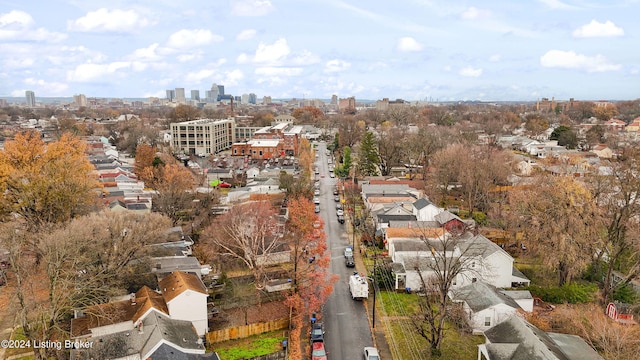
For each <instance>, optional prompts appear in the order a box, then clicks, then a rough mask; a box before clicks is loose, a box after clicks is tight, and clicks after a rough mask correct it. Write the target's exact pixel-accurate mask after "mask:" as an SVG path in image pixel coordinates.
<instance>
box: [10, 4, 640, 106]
mask: <svg viewBox="0 0 640 360" xmlns="http://www.w3.org/2000/svg"><path fill="white" fill-rule="evenodd" d="M365 5H366V7H365ZM638 10H640V1H637V0H614V1H611V2H607V4H606V5H603V4H599V3H597V2H587V1H583V0H567V1H561V0H537V1H534V0H531V1H524V2H518V3H513V2H509V1H506V0H503V1H486V2H483V3H482V4H475V3H474V2H468V1H455V2H445V1H435V0H434V1H430V0H407V1H406V3H403V4H402V6H399V5H398V4H393V3H388V2H382V1H369V2H366V4H365V3H363V4H357V3H353V2H347V1H345V0H325V1H317V0H307V1H303V2H300V1H292V0H232V1H224V2H214V3H211V4H209V3H207V4H205V5H203V4H202V3H201V2H196V1H191V0H186V1H183V2H180V3H175V2H170V1H157V2H155V1H154V2H152V1H149V0H137V1H123V0H113V1H108V2H107V1H104V0H97V1H92V2H90V3H86V2H80V1H78V0H54V1H50V2H47V4H46V5H44V6H43V5H42V4H34V3H24V2H18V1H13V0H10V1H6V2H4V3H3V4H2V5H0V49H2V51H0V64H1V65H2V66H1V69H2V70H0V79H1V81H0V97H24V96H25V91H27V90H30V91H34V92H35V93H36V94H37V96H38V97H71V96H73V95H74V94H86V95H87V96H91V97H114V98H145V97H159V98H165V97H166V93H165V92H166V89H185V91H186V92H187V93H186V94H179V95H182V96H185V97H187V98H188V96H189V94H190V91H191V90H199V92H200V97H204V96H205V95H206V93H205V92H206V91H207V90H208V89H210V87H211V84H212V83H218V84H225V85H226V86H227V88H228V89H229V91H227V92H228V93H230V94H233V95H236V96H239V95H242V94H244V93H247V94H249V93H255V94H258V97H262V96H272V97H273V98H319V99H327V98H330V97H331V95H333V94H337V95H338V96H339V97H340V98H346V97H350V96H355V97H356V98H359V99H370V100H376V99H381V98H391V99H395V98H402V99H405V100H424V99H432V100H433V101H436V100H437V101H458V100H483V101H533V100H537V99H540V98H543V97H547V98H552V97H554V98H556V99H569V98H577V99H590V100H600V99H608V100H627V99H636V98H639V97H640V96H638V93H639V90H640V85H638V84H640V82H639V81H638V80H640V78H639V77H640V64H639V63H638V62H637V60H636V58H637V54H636V53H635V52H637V51H638V50H636V48H637V47H636V46H635V45H636V43H635V42H634V39H635V37H637V36H638V33H639V30H640V25H638V24H637V22H636V21H635V19H634V16H633V15H634V14H635V13H637V12H638Z"/></svg>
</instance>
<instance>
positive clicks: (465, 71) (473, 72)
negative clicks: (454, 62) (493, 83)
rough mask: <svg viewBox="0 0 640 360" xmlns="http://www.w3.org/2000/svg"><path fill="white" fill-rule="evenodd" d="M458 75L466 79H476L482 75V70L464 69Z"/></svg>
mask: <svg viewBox="0 0 640 360" xmlns="http://www.w3.org/2000/svg"><path fill="white" fill-rule="evenodd" d="M458 74H459V75H462V76H467V77H478V76H480V75H482V69H474V68H472V67H471V66H467V67H464V68H462V69H460V71H458Z"/></svg>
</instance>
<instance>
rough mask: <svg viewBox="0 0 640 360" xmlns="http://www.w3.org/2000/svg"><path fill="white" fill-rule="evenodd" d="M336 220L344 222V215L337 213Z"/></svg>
mask: <svg viewBox="0 0 640 360" xmlns="http://www.w3.org/2000/svg"><path fill="white" fill-rule="evenodd" d="M338 222H339V223H340V224H344V215H338Z"/></svg>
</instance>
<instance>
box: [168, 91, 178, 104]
mask: <svg viewBox="0 0 640 360" xmlns="http://www.w3.org/2000/svg"><path fill="white" fill-rule="evenodd" d="M175 98H176V91H175V90H167V100H169V102H173V99H175Z"/></svg>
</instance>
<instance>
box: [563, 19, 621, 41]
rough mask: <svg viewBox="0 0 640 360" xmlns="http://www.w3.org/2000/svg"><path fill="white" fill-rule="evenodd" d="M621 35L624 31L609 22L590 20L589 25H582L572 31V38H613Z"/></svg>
mask: <svg viewBox="0 0 640 360" xmlns="http://www.w3.org/2000/svg"><path fill="white" fill-rule="evenodd" d="M623 35H624V30H623V29H622V28H621V27H619V26H616V24H614V23H613V22H611V21H609V20H607V21H606V22H603V23H601V22H598V21H596V20H591V22H590V23H588V24H585V25H582V26H580V27H579V28H577V29H575V30H574V31H573V36H575V37H580V38H590V37H615V36H623Z"/></svg>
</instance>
